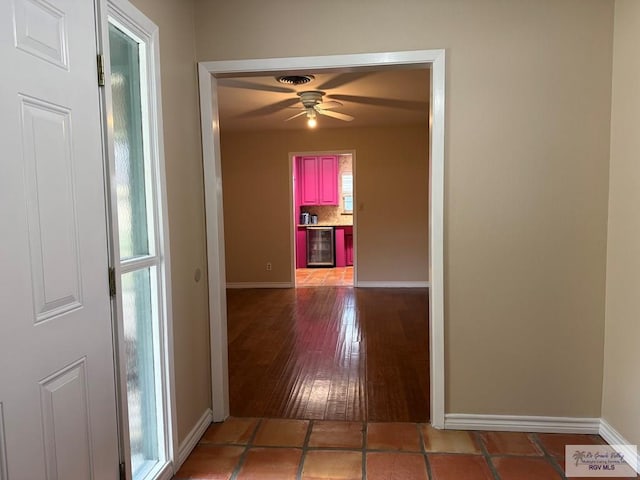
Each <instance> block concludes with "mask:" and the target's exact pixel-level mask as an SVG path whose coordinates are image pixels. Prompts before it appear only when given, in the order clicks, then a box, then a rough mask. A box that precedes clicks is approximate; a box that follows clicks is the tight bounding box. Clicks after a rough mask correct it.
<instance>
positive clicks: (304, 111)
mask: <svg viewBox="0 0 640 480" xmlns="http://www.w3.org/2000/svg"><path fill="white" fill-rule="evenodd" d="M305 113H307V111H306V110H303V111H301V112H300V113H296V114H295V115H293V116H291V117H289V118H285V119H284V121H285V122H288V121H289V120H293V119H294V118H296V117H300V116H302V115H304V114H305Z"/></svg>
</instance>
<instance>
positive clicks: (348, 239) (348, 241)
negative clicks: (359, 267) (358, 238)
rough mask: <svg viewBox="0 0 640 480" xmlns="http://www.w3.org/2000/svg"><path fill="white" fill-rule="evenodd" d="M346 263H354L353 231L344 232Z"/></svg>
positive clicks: (348, 264) (349, 264)
mask: <svg viewBox="0 0 640 480" xmlns="http://www.w3.org/2000/svg"><path fill="white" fill-rule="evenodd" d="M344 251H345V263H346V265H347V266H351V265H353V233H351V232H349V233H347V232H345V234H344Z"/></svg>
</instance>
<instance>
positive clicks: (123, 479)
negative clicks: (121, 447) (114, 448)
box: [120, 462, 127, 480]
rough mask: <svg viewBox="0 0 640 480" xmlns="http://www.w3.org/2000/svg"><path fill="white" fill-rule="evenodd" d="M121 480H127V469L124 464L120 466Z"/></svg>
mask: <svg viewBox="0 0 640 480" xmlns="http://www.w3.org/2000/svg"><path fill="white" fill-rule="evenodd" d="M120 480H127V469H126V468H125V466H124V462H122V463H121V464H120Z"/></svg>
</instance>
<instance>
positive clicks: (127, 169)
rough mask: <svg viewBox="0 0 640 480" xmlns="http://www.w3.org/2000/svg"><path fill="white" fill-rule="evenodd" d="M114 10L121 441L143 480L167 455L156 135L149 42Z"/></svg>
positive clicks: (128, 466)
mask: <svg viewBox="0 0 640 480" xmlns="http://www.w3.org/2000/svg"><path fill="white" fill-rule="evenodd" d="M116 3H117V2H116ZM110 6H111V4H110ZM121 12H122V10H121V9H117V10H116V9H110V11H109V17H108V43H109V69H108V72H109V73H110V75H109V80H110V82H109V83H110V89H109V93H107V94H106V98H107V103H108V106H107V113H108V117H109V120H110V121H109V124H110V125H109V132H108V134H109V136H110V139H109V140H110V143H109V145H110V150H111V151H110V152H109V159H110V166H109V167H110V180H111V185H110V187H111V196H112V198H111V209H112V215H111V217H112V231H113V235H112V237H113V239H112V240H113V242H112V243H113V245H112V257H113V267H114V284H115V287H116V288H115V291H116V293H115V304H116V311H117V318H116V325H117V345H118V349H119V352H118V360H119V368H118V371H119V376H120V381H119V386H120V409H121V415H120V416H121V430H122V434H121V435H122V437H123V438H122V445H123V453H124V457H125V458H124V466H125V472H126V477H127V478H128V479H133V480H143V479H144V480H147V479H148V480H151V479H155V478H157V477H158V476H160V475H161V474H164V471H165V470H166V469H167V468H169V461H170V457H171V451H170V441H169V437H171V435H170V426H169V423H170V416H169V415H168V414H167V412H168V397H169V395H168V388H167V378H168V375H167V372H168V356H167V355H166V352H167V349H166V346H167V341H166V339H167V336H166V332H167V321H166V320H167V310H168V309H167V304H168V301H167V283H168V282H167V281H166V279H167V270H166V267H167V266H166V265H165V252H164V247H165V242H164V239H166V236H165V235H164V230H163V229H162V223H163V218H164V217H163V210H162V206H163V205H164V204H163V202H162V201H161V200H162V199H161V198H160V194H161V193H162V192H163V188H162V183H161V180H160V179H161V178H162V175H161V171H162V170H161V168H160V167H161V154H162V149H161V144H160V146H159V144H158V138H159V135H158V131H161V129H159V128H158V127H159V122H158V116H157V111H156V112H154V111H153V108H151V106H152V105H154V91H153V90H154V84H153V78H154V71H153V68H152V67H153V65H152V64H151V63H150V59H151V58H153V53H154V52H153V50H152V48H151V47H150V38H148V37H146V34H145V32H144V29H142V28H141V27H140V26H138V25H137V24H136V23H133V22H131V21H130V19H128V18H127V17H124V16H122V14H121ZM109 97H110V98H109ZM109 109H110V111H109Z"/></svg>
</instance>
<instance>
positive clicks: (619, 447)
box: [598, 418, 640, 474]
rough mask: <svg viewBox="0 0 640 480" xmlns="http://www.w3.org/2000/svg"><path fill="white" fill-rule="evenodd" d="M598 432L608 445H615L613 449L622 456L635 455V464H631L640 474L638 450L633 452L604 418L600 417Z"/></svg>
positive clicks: (639, 453) (626, 441)
mask: <svg viewBox="0 0 640 480" xmlns="http://www.w3.org/2000/svg"><path fill="white" fill-rule="evenodd" d="M598 433H599V434H600V436H601V437H602V438H604V440H605V441H606V442H607V443H608V444H609V445H616V448H615V450H616V451H617V452H618V453H620V454H622V455H623V458H633V456H634V455H635V457H636V458H635V465H631V466H632V467H633V468H634V469H635V471H636V473H639V474H640V452H638V451H637V450H636V451H635V452H634V451H633V449H632V448H631V443H630V442H629V441H628V440H627V439H625V438H624V437H623V436H622V435H621V434H620V432H618V431H617V430H616V429H615V428H613V427H612V426H611V424H610V423H609V422H607V421H606V420H605V419H604V418H601V419H600V431H599V432H598ZM636 447H637V445H636ZM632 463H633V462H632Z"/></svg>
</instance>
